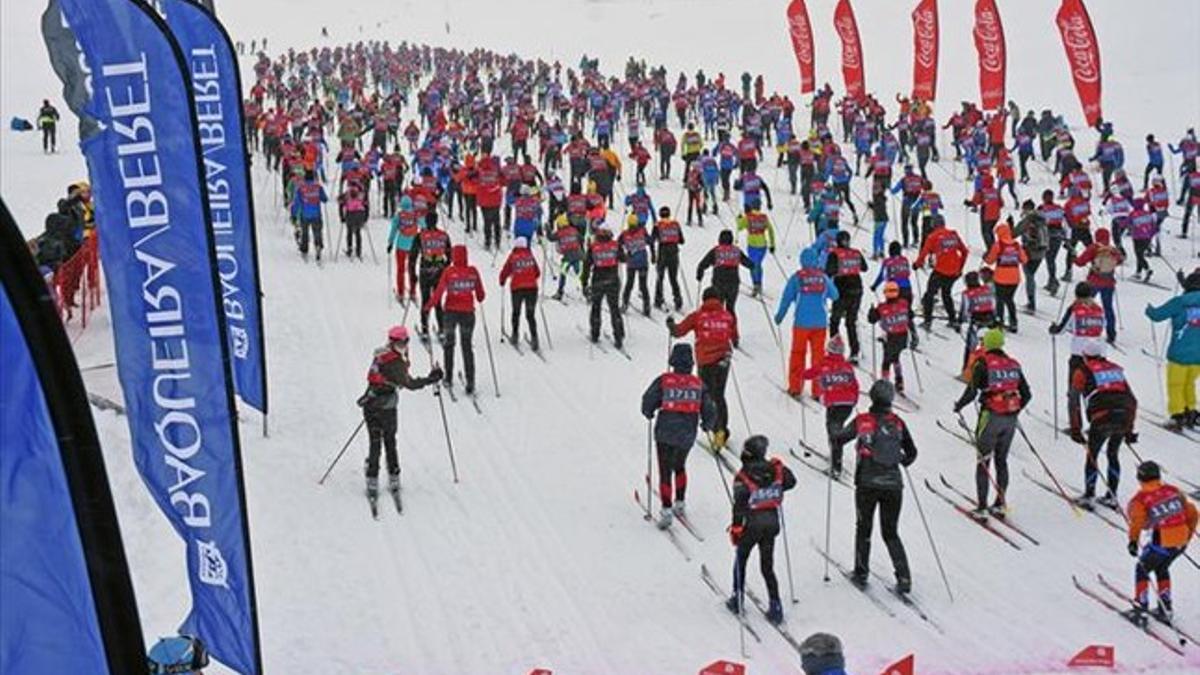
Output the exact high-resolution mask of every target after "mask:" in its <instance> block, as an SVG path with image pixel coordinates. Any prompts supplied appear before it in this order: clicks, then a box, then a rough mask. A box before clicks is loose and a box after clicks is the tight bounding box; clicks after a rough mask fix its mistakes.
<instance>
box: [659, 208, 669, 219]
mask: <svg viewBox="0 0 1200 675" xmlns="http://www.w3.org/2000/svg"><path fill="white" fill-rule="evenodd" d="M658 217H659V218H670V217H671V208H670V207H669V206H663V207H660V208H659V209H658Z"/></svg>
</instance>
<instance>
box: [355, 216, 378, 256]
mask: <svg viewBox="0 0 1200 675" xmlns="http://www.w3.org/2000/svg"><path fill="white" fill-rule="evenodd" d="M362 229H363V230H364V231H365V232H366V233H367V246H370V247H371V264H372V265H378V264H379V256H378V255H376V254H375V240H374V239H372V238H371V224H370V223H363V225H362ZM347 243H349V242H347Z"/></svg>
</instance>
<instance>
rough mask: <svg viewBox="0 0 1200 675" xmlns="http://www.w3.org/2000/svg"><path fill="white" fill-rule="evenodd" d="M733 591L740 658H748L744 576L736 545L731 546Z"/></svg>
mask: <svg viewBox="0 0 1200 675" xmlns="http://www.w3.org/2000/svg"><path fill="white" fill-rule="evenodd" d="M739 578H740V579H741V581H742V583H741V585H738V583H737V582H738V579H739ZM733 592H734V595H736V596H737V606H738V639H739V640H740V641H741V648H742V658H750V655H749V654H748V653H747V652H746V577H745V574H744V573H743V572H742V562H741V556H739V555H738V547H737V546H734V547H733Z"/></svg>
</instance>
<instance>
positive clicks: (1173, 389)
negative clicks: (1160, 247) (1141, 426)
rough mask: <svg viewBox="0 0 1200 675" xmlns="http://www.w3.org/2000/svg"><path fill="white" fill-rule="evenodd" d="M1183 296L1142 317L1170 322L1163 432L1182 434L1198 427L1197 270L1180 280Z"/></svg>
mask: <svg viewBox="0 0 1200 675" xmlns="http://www.w3.org/2000/svg"><path fill="white" fill-rule="evenodd" d="M1182 286H1183V293H1182V294H1181V295H1178V296H1176V297H1174V298H1171V299H1170V300H1168V301H1167V302H1165V303H1163V304H1162V305H1160V306H1158V307H1155V306H1154V305H1150V304H1147V305H1146V317H1147V318H1148V319H1150V320H1151V321H1154V322H1159V321H1168V320H1169V321H1170V322H1171V330H1170V335H1171V338H1170V339H1171V341H1170V343H1169V344H1168V345H1167V414H1168V415H1169V416H1170V420H1169V421H1168V422H1167V428H1168V429H1170V430H1172V431H1176V432H1178V431H1182V430H1183V428H1184V427H1185V426H1186V427H1192V428H1195V427H1196V426H1197V425H1200V413H1197V412H1196V378H1198V377H1200V320H1197V319H1196V316H1197V314H1200V268H1196V269H1195V270H1193V271H1192V273H1191V274H1189V275H1187V277H1186V278H1184V279H1183V280H1182Z"/></svg>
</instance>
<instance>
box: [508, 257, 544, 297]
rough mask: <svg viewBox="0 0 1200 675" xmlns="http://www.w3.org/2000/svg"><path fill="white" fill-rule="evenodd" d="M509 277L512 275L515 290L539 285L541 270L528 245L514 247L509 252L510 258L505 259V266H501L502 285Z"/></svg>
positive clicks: (534, 287)
mask: <svg viewBox="0 0 1200 675" xmlns="http://www.w3.org/2000/svg"><path fill="white" fill-rule="evenodd" d="M509 277H512V289H513V290H514V291H525V290H530V289H536V288H537V287H538V279H539V278H540V277H541V271H540V270H539V269H538V264H537V260H536V259H535V258H534V257H533V252H532V251H530V250H529V248H528V247H525V246H522V247H521V248H514V249H513V250H512V252H511V253H509V254H508V259H507V260H505V261H504V267H501V268H500V285H501V286H503V285H504V283H505V282H506V281H508V278H509Z"/></svg>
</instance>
